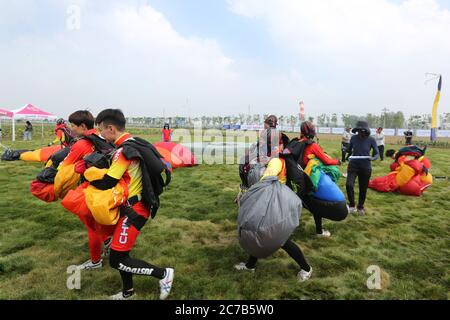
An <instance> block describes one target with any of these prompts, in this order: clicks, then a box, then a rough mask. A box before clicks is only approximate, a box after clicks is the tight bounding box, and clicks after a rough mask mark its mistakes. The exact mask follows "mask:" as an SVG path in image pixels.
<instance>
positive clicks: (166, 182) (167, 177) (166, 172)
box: [164, 167, 172, 187]
mask: <svg viewBox="0 0 450 320" xmlns="http://www.w3.org/2000/svg"><path fill="white" fill-rule="evenodd" d="M164 173H165V174H166V180H165V182H164V187H167V186H168V185H169V183H170V181H172V173H171V172H170V170H169V169H168V168H167V167H166V168H165V169H164Z"/></svg>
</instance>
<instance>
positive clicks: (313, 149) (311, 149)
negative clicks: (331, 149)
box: [300, 139, 339, 166]
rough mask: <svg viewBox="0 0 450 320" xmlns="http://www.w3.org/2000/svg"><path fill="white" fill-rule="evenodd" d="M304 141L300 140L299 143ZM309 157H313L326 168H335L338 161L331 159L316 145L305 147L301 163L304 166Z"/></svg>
mask: <svg viewBox="0 0 450 320" xmlns="http://www.w3.org/2000/svg"><path fill="white" fill-rule="evenodd" d="M305 140H306V139H302V140H300V141H305ZM309 155H315V156H316V158H318V159H319V160H320V161H322V162H323V164H324V165H326V166H335V165H337V164H339V159H333V158H331V157H330V156H329V155H328V154H326V153H325V152H324V151H323V149H322V147H321V146H319V145H318V144H317V143H315V142H314V143H312V144H309V145H307V146H306V147H305V151H304V153H303V163H304V164H305V165H306V164H307V163H308V161H309V157H308V156H309Z"/></svg>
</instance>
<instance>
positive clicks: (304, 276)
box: [297, 267, 313, 282]
mask: <svg viewBox="0 0 450 320" xmlns="http://www.w3.org/2000/svg"><path fill="white" fill-rule="evenodd" d="M310 268H311V269H310V270H309V272H308V271H305V270H303V269H302V270H300V272H299V273H298V274H297V279H298V281H299V282H304V281H306V280H308V279H309V278H311V274H312V271H313V269H312V267H310Z"/></svg>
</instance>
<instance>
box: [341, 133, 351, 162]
mask: <svg viewBox="0 0 450 320" xmlns="http://www.w3.org/2000/svg"><path fill="white" fill-rule="evenodd" d="M351 130H352V128H351V127H348V128H345V131H344V133H343V134H342V148H341V150H342V161H341V162H342V163H344V162H345V158H346V156H347V150H348V146H349V145H350V139H351V138H352V136H353V134H352V132H351Z"/></svg>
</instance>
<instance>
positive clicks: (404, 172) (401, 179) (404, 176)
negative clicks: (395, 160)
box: [396, 163, 416, 187]
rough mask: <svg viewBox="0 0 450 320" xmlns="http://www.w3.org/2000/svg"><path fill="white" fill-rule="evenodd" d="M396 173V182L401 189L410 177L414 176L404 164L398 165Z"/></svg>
mask: <svg viewBox="0 0 450 320" xmlns="http://www.w3.org/2000/svg"><path fill="white" fill-rule="evenodd" d="M397 172H398V173H397V177H396V180H397V184H398V186H399V187H403V186H404V185H406V184H407V183H408V181H409V180H411V179H412V177H414V175H415V174H416V172H415V171H414V169H413V168H411V167H410V166H408V165H406V164H405V163H402V164H400V167H399V168H398V169H397Z"/></svg>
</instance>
